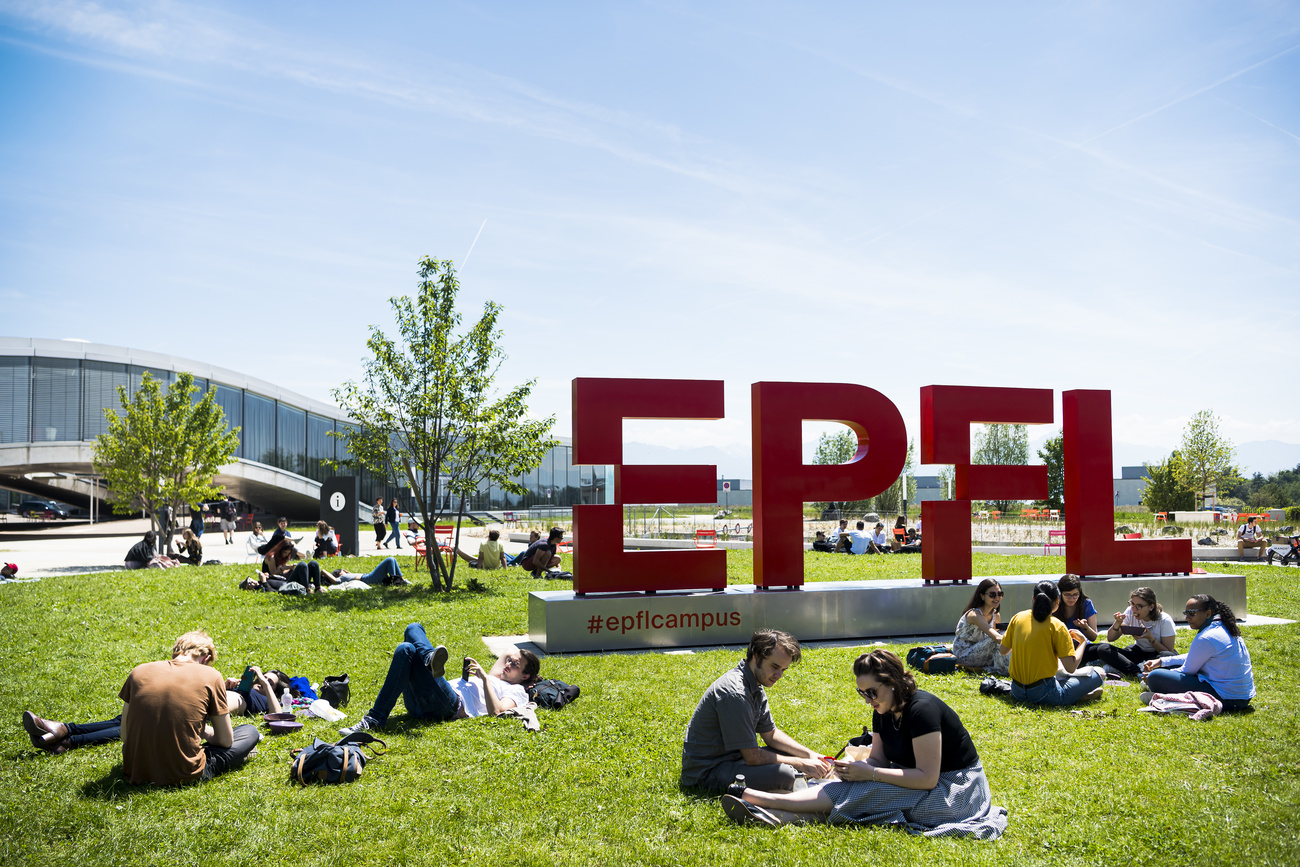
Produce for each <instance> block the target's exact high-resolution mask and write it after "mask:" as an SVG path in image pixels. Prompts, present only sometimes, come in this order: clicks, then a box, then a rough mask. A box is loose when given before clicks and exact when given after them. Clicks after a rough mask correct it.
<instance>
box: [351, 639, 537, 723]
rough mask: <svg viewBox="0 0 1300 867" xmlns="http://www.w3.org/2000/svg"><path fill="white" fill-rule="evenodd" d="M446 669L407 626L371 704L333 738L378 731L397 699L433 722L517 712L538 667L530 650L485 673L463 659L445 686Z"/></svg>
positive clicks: (505, 657)
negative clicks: (457, 670)
mask: <svg viewBox="0 0 1300 867" xmlns="http://www.w3.org/2000/svg"><path fill="white" fill-rule="evenodd" d="M446 668H447V648H446V647H444V646H443V645H441V644H439V645H438V646H437V647H434V646H433V645H432V644H431V643H430V642H429V636H428V635H427V634H426V633H425V631H424V627H423V626H422V625H420V624H419V623H412V624H410V625H409V626H407V627H406V632H405V634H404V635H403V641H402V643H401V644H399V645H397V647H396V649H394V650H393V659H392V661H391V662H390V663H389V665H388V675H387V676H386V677H385V678H384V685H383V686H382V687H380V689H379V695H378V696H377V697H376V698H375V703H374V705H372V706H371V708H370V710H368V711H366V715H365V716H363V717H362V718H361V720H360V721H359V722H358V723H357V724H356V725H354V726H349V727H347V728H342V729H339V734H342V735H350V734H352V733H353V732H365V731H379V730H380V729H382V728H383V727H384V725H385V724H387V722H388V715H389V714H390V713H392V711H393V707H394V706H395V705H396V704H397V699H398V698H401V699H402V703H403V704H405V705H406V712H407V714H408V715H409V716H412V717H415V718H416V719H420V720H431V721H433V722H446V721H448V720H455V719H468V718H469V717H475V716H495V715H496V714H498V713H500V712H501V711H504V710H509V709H510V708H513V707H520V708H522V707H524V705H526V704H528V692H527V690H526V689H525V687H526V686H527V685H528V684H530V683H532V682H533V681H534V680H536V679H537V674H538V672H539V671H540V670H541V663H540V662H539V661H538V659H537V656H536V654H534V653H532V652H531V651H528V650H520V649H519V648H517V647H512V648H510V649H509V650H507V651H506V652H505V653H504V654H502V656H501V657H500V658H499V659H497V661H496V663H494V664H493V666H492V669H491V670H490V671H484V670H483V667H482V666H481V665H479V664H478V663H477V662H476V661H475V660H474V659H472V658H471V657H468V656H467V657H465V662H464V665H463V666H462V668H461V677H459V678H457V679H455V680H454V681H450V682H449V681H448V680H447V676H446Z"/></svg>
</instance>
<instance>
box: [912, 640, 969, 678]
mask: <svg viewBox="0 0 1300 867" xmlns="http://www.w3.org/2000/svg"><path fill="white" fill-rule="evenodd" d="M907 664H908V665H910V666H912V668H919V669H921V671H924V672H925V673H926V674H951V673H952V672H954V671H956V670H957V657H955V656H953V655H952V648H951V647H949V646H948V645H946V644H928V645H925V646H923V647H913V648H912V649H911V650H909V651H908V652H907Z"/></svg>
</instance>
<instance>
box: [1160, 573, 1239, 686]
mask: <svg viewBox="0 0 1300 867" xmlns="http://www.w3.org/2000/svg"><path fill="white" fill-rule="evenodd" d="M1183 616H1184V617H1186V618H1187V625H1188V626H1190V627H1191V628H1192V629H1194V630H1196V637H1195V638H1193V639H1192V646H1191V647H1189V648H1188V650H1187V652H1186V653H1184V654H1180V655H1178V656H1163V657H1160V658H1159V659H1152V660H1150V661H1149V662H1147V663H1145V664H1144V665H1143V669H1144V670H1145V671H1146V685H1147V689H1149V690H1150V691H1151V692H1153V693H1178V692H1208V693H1210V694H1211V695H1213V696H1214V697H1215V698H1217V699H1218V700H1219V701H1221V702H1222V703H1223V709H1224V710H1244V709H1245V708H1247V707H1248V706H1249V705H1250V700H1251V699H1252V698H1254V697H1255V675H1254V672H1253V669H1252V668H1251V665H1250V651H1249V650H1247V649H1246V639H1244V638H1242V637H1241V629H1240V627H1238V626H1237V617H1236V615H1235V614H1233V613H1232V608H1231V607H1229V606H1228V604H1227V603H1225V602H1220V601H1219V600H1217V599H1215V598H1214V597H1213V596H1208V595H1206V594H1204V593H1202V594H1199V595H1197V596H1193V597H1192V598H1190V599H1188V600H1187V607H1186V608H1184V609H1183Z"/></svg>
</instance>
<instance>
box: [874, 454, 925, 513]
mask: <svg viewBox="0 0 1300 867" xmlns="http://www.w3.org/2000/svg"><path fill="white" fill-rule="evenodd" d="M915 445H916V443H915V441H913V440H908V441H907V458H906V459H905V460H904V461H903V472H902V473H900V474H899V477H898V478H897V479H895V480H894V483H893V484H892V485H890V486H889V487H888V488H886V489H885V490H884V492H883V493H881V494H878V495H877V496H876V511H877V512H880V513H881V514H882V515H900V514H902V512H903V476H904V475H906V476H907V501H908V502H909V503H911V502H915V501H916V476H914V475H913V474H912V450H913V448H914V446H915Z"/></svg>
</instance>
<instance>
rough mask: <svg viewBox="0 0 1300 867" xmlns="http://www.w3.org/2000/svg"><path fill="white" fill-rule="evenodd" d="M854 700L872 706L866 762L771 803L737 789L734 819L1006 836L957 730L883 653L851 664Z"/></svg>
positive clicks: (936, 702) (841, 765)
mask: <svg viewBox="0 0 1300 867" xmlns="http://www.w3.org/2000/svg"><path fill="white" fill-rule="evenodd" d="M853 674H854V675H855V676H856V678H857V690H858V695H860V696H862V698H863V699H864V700H865V701H867V703H869V704H870V705H871V708H872V715H871V730H872V739H871V754H870V755H869V756H868V757H867V760H866V761H861V762H851V761H837V762H836V763H835V773H836V776H838V777H839V780H838V781H836V782H828V783H824V784H810V786H809V788H808V789H806V790H804V791H798V792H792V793H790V794H775V793H769V792H759V791H755V790H754V789H745V790H744V793H743V796H742V797H743V800H741V799H740V798H735V797H731V796H728V797H726V798H724V799H723V801H724V804H723V809H724V810H725V811H726V812H727V814H728V815H729V816H731V817H732V818H733V819H738V820H741V821H751V822H758V823H762V824H766V825H779V824H781V823H783V822H800V821H824V822H831V823H832V824H867V825H902V826H904V827H905V828H906V829H907V830H908V831H910V832H912V833H914V834H924V835H926V836H929V837H944V836H972V837H978V838H980V839H983V840H992V839H996V838H997V837H999V836H1001V835H1002V832H1003V831H1005V830H1006V827H1007V811H1006V810H1005V809H1004V808H1002V807H997V806H994V805H993V801H992V795H991V793H990V792H989V783H988V778H987V777H985V776H984V768H983V766H982V765H981V764H980V759H979V754H978V753H977V752H976V751H975V745H974V744H973V743H971V739H970V735H969V734H967V733H966V727H965V726H963V725H962V723H961V720H960V719H959V718H958V717H957V714H956V713H954V712H953V710H952V708H950V707H948V705H946V704H944V703H943V701H941V700H940V699H939V698H937V697H936V696H934V695H931V694H930V693H928V692H923V691H920V690H918V689H917V688H916V679H915V678H914V677H912V675H911V674H909V673H908V672H907V671H906V670H905V669H904V668H903V663H902V660H900V659H899V658H898V657H897V656H895V655H894V654H893V653H890V652H889V651H888V650H873V651H872V652H870V653H864V654H862V655H861V656H859V657H858V658H857V660H856V661H855V662H854V663H853Z"/></svg>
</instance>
